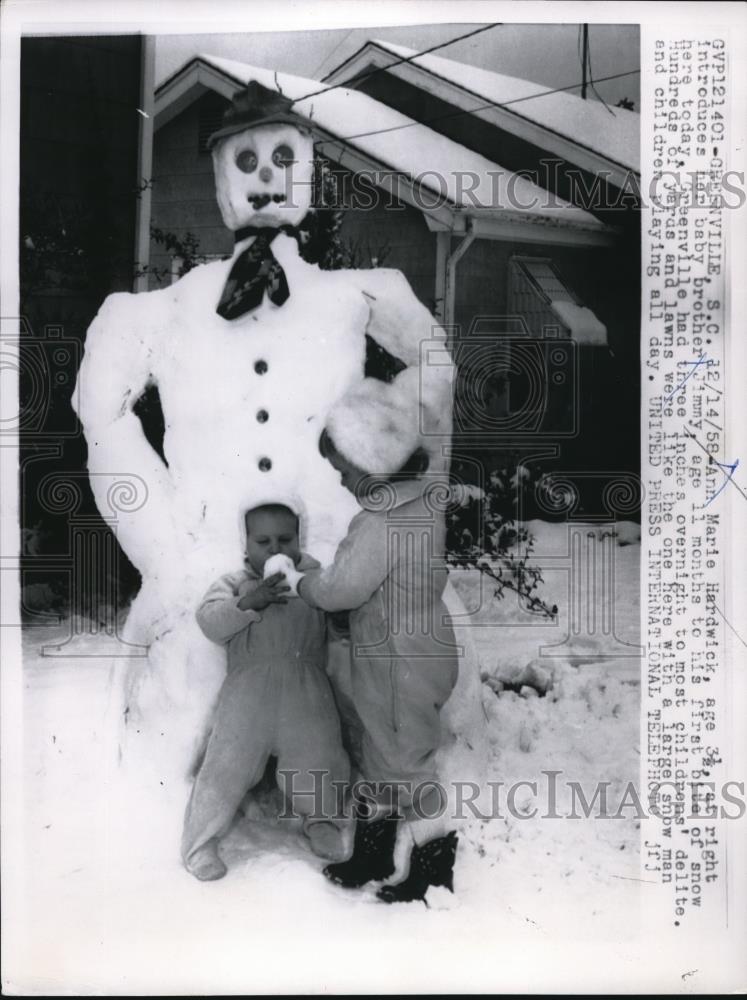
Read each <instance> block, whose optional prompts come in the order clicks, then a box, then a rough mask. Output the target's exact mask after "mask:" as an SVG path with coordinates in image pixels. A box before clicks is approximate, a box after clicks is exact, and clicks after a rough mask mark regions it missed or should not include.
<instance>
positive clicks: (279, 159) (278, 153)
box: [272, 143, 296, 167]
mask: <svg viewBox="0 0 747 1000" xmlns="http://www.w3.org/2000/svg"><path fill="white" fill-rule="evenodd" d="M272 162H273V163H274V164H275V166H276V167H289V166H290V165H291V164H292V163H295V162H296V161H295V159H294V158H293V150H292V149H291V148H290V146H286V145H285V143H283V145H282V146H278V148H277V149H276V150H275V152H274V153H273V154H272Z"/></svg>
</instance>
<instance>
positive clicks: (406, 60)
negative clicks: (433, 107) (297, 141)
mask: <svg viewBox="0 0 747 1000" xmlns="http://www.w3.org/2000/svg"><path fill="white" fill-rule="evenodd" d="M500 27H502V23H501V22H500V21H496V22H494V23H493V24H485V25H483V26H482V28H475V30H474V31H468V32H467V34H466V35H459V36H458V37H457V38H450V39H449V41H448V42H440V43H439V44H438V45H433V46H431V48H429V49H423V51H422V52H415V53H413V54H412V55H411V56H405V57H403V58H402V59H395V61H394V62H392V63H389V65H388V66H377V67H376V68H375V69H371V70H369V71H368V72H367V73H361V75H360V76H356V77H354V79H353V80H346V81H344V82H343V83H333V84H332V86H331V87H324V88H323V89H322V90H315V91H312V93H310V94H304V96H303V97H297V98H296V99H295V100H294V101H293V103H294V104H298V103H299V102H300V101H307V100H308V99H309V98H310V97H318V96H319V95H320V94H328V93H329V92H330V91H331V90H337V89H338V87H349V86H350V85H351V84H353V83H356V84H358V83H361V82H362V81H363V80H368V78H369V77H372V76H375V75H376V74H377V73H385V72H386V71H387V70H390V69H393V68H394V67H395V66H401V65H402V64H403V63H409V62H412V61H413V59H419V58H420V57H421V56H427V55H429V53H431V52H437V51H438V49H445V48H446V47H447V46H448V45H455V44H456V43H457V42H463V41H464V40H465V38H473V37H474V36H475V35H480V34H482V32H483V31H490V30H491V28H500Z"/></svg>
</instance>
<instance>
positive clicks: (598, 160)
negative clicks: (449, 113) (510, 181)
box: [325, 41, 640, 184]
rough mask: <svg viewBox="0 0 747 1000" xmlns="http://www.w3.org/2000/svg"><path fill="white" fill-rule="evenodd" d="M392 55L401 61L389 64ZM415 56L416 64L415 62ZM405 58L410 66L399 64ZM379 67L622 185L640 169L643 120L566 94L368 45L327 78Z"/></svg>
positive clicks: (336, 79)
mask: <svg viewBox="0 0 747 1000" xmlns="http://www.w3.org/2000/svg"><path fill="white" fill-rule="evenodd" d="M392 56H394V57H396V58H395V59H392ZM413 57H414V58H413ZM400 60H408V61H407V62H402V61H400ZM372 67H373V68H378V69H381V70H384V71H385V72H387V73H389V74H392V75H393V76H396V77H397V78H399V79H401V80H405V81H407V82H409V83H411V84H413V85H415V86H417V87H419V88H421V89H423V90H425V91H427V92H428V93H430V94H433V95H434V96H437V97H440V98H442V99H444V100H446V101H448V102H449V103H450V104H452V105H455V106H457V107H459V108H462V109H463V110H464V111H465V112H466V113H468V114H473V115H475V116H477V117H479V118H481V119H483V120H484V121H486V122H488V123H490V124H494V125H496V126H499V127H501V128H504V129H506V130H507V131H511V132H515V133H516V134H517V135H520V136H521V137H523V138H526V139H528V140H529V141H532V142H534V143H535V144H536V145H540V146H542V147H543V148H544V149H547V150H548V151H549V152H553V153H556V154H557V155H559V156H562V157H563V158H564V159H566V160H567V161H568V162H570V163H573V164H576V165H578V166H580V167H582V168H584V169H587V170H590V171H592V172H600V171H602V170H609V171H612V173H613V175H616V176H617V178H618V184H622V183H623V182H624V177H625V174H626V172H627V171H633V172H636V173H637V172H638V171H639V170H640V116H639V115H638V114H637V113H636V112H634V111H628V110H626V109H624V108H614V109H608V108H607V107H606V106H605V105H603V104H602V103H601V102H599V101H594V100H583V99H582V98H580V97H578V96H577V95H575V94H571V93H568V92H567V91H557V90H556V91H554V92H548V91H550V90H551V88H548V87H544V86H542V85H540V84H537V83H533V82H531V81H529V80H522V79H519V78H518V77H512V76H505V75H504V74H501V73H495V72H493V71H492V70H485V69H480V68H478V67H475V66H470V65H467V64H466V63H460V62H456V61H454V60H452V59H445V58H443V57H442V56H436V55H422V56H421V55H418V53H417V51H416V50H415V49H410V48H407V47H405V46H403V45H394V44H392V43H390V42H382V41H370V42H367V43H366V45H364V46H363V47H362V48H361V49H359V50H358V52H356V53H355V54H354V55H353V56H351V57H350V58H349V59H347V60H345V62H344V63H341V64H340V66H338V67H337V68H336V69H335V70H333V71H332V72H331V73H330V74H328V75H327V76H326V77H325V82H327V83H340V82H344V81H349V82H351V83H352V85H353V86H355V83H354V82H353V81H354V78H355V77H356V76H357V75H359V74H360V73H361V71H363V70H365V69H369V68H372Z"/></svg>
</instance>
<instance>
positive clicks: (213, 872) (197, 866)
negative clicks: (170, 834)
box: [184, 843, 228, 882]
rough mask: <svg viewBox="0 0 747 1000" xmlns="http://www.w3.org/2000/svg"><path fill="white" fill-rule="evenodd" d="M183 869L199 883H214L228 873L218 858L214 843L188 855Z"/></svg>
mask: <svg viewBox="0 0 747 1000" xmlns="http://www.w3.org/2000/svg"><path fill="white" fill-rule="evenodd" d="M184 867H185V868H186V869H187V871H188V872H189V873H190V874H191V875H194V877H195V878H198V879H199V880H200V881H201V882H215V881H216V879H219V878H223V876H224V875H225V874H226V872H227V871H228V869H227V868H226V866H225V865H224V864H223V862H222V861H221V859H220V858H219V857H218V849H217V847H216V845H215V844H214V843H208V844H205V845H204V846H203V847H200V848H198V849H197V850H196V851H194V852H193V853H192V854H190V856H189V857H188V858H186V859H185V861H184Z"/></svg>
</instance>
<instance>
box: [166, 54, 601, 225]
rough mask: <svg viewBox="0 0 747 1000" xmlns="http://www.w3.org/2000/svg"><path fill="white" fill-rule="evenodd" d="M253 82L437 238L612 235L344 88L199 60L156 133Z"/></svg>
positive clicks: (173, 91) (171, 89)
mask: <svg viewBox="0 0 747 1000" xmlns="http://www.w3.org/2000/svg"><path fill="white" fill-rule="evenodd" d="M252 79H254V80H258V81H259V82H260V83H261V84H263V85H264V86H266V87H269V88H272V89H278V90H279V91H281V92H282V93H283V94H285V95H286V96H288V97H291V98H293V99H295V100H298V104H297V105H296V109H297V110H298V111H299V113H302V114H304V115H305V116H306V117H308V118H311V119H312V120H313V121H314V122H315V123H316V125H317V128H318V129H319V131H320V133H321V141H320V142H319V146H320V148H321V151H322V152H323V153H324V155H327V156H329V158H330V159H333V160H335V161H336V162H337V163H340V164H342V165H343V166H348V167H350V168H351V169H353V170H354V171H360V170H365V169H375V170H376V171H377V177H376V180H375V183H377V185H378V186H379V187H382V188H384V189H385V190H389V191H391V192H392V193H393V194H395V195H396V196H397V197H401V198H403V200H405V201H407V202H409V203H410V204H414V206H415V207H416V208H418V209H419V210H420V211H421V212H423V214H424V215H425V216H426V221H427V222H428V224H429V226H430V227H431V228H433V229H452V230H455V231H464V229H465V223H466V218H467V217H468V216H474V217H475V218H477V217H482V218H483V219H490V218H493V219H496V218H499V219H500V220H501V222H503V223H505V224H510V225H511V226H512V227H514V230H515V227H517V226H521V224H522V223H523V224H526V223H527V222H531V223H534V224H535V226H538V227H541V228H542V229H543V230H544V229H545V227H551V229H552V230H553V231H554V232H555V234H557V232H558V230H559V229H560V228H565V229H577V230H584V231H587V232H588V233H589V234H592V233H596V234H597V235H601V234H603V233H605V232H606V227H605V226H604V225H603V224H602V223H601V222H600V221H599V220H598V219H596V218H595V217H594V216H593V215H591V214H590V213H588V212H585V211H584V210H582V209H580V208H577V207H575V206H573V205H571V204H570V203H569V202H567V201H564V200H563V199H561V198H558V197H556V196H554V195H551V194H549V193H548V192H546V191H544V190H543V189H542V188H540V187H538V186H537V185H535V184H533V183H532V182H531V181H530V180H528V179H527V178H525V177H521V176H518V175H516V174H514V173H512V172H511V171H508V170H505V169H504V168H503V167H501V166H500V165H499V164H496V163H494V162H492V161H491V160H488V159H486V158H485V157H484V156H482V155H480V154H479V153H476V152H474V151H472V150H469V149H467V148H466V147H465V146H462V145H460V144H459V143H457V142H454V141H453V140H451V139H449V138H447V137H446V136H443V135H441V134H439V133H437V132H434V131H433V130H432V129H429V128H428V127H427V126H426V125H423V124H420V123H419V122H416V121H414V120H413V119H411V118H408V117H407V116H405V115H403V114H401V113H400V112H399V111H396V110H395V109H393V108H391V107H389V106H388V105H386V104H383V103H381V102H380V101H377V100H375V99H374V98H372V97H369V96H368V95H367V94H364V93H362V92H361V91H358V90H352V89H348V88H344V87H335V88H334V89H328V90H326V91H325V92H323V93H319V91H320V90H322V91H324V85H323V84H320V83H319V82H318V81H316V80H309V79H306V78H304V77H298V76H294V75H291V74H288V73H277V72H275V71H273V70H268V69H263V68H261V67H256V66H251V65H249V64H247V63H243V62H238V61H236V60H233V59H224V58H222V57H218V56H212V55H205V54H203V55H199V56H197V57H196V58H194V59H193V60H191V61H190V62H188V63H186V64H185V65H184V66H183V67H182V68H181V69H180V70H179V71H178V72H177V73H175V74H173V76H171V77H170V78H169V79H168V80H166V81H164V83H163V84H161V85H160V86H159V87H158V89H157V91H156V99H155V119H156V120H155V128H156V129H159V128H160V127H161V126H162V125H163V124H165V123H166V122H167V121H169V120H171V118H173V117H174V115H175V114H178V113H180V112H181V111H182V110H184V108H185V107H187V106H188V104H190V103H191V102H192V101H194V100H196V99H197V98H198V97H199V96H200V95H201V94H202V93H204V92H205V91H206V90H214V91H216V92H217V93H220V94H222V95H223V96H225V97H228V98H230V96H231V95H232V94H233V92H234V91H235V90H236V89H237V87H239V86H242V85H244V84H246V83H247V82H248V81H249V80H252ZM307 94H311V95H313V96H310V97H306V96H305V95H307ZM301 98H305V99H303V100H300V99H301ZM387 172H388V174H389V175H390V176H388V177H387V176H380V175H385V174H387ZM548 238H549V239H550V240H551V241H552V239H553V237H552V236H549V237H548Z"/></svg>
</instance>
